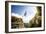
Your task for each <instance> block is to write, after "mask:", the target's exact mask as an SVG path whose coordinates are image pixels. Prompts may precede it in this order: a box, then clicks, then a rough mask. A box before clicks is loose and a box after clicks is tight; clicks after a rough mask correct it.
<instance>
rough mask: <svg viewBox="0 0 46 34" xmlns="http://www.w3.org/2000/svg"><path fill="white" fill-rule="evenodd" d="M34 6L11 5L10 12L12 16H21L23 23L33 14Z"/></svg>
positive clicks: (34, 11)
mask: <svg viewBox="0 0 46 34" xmlns="http://www.w3.org/2000/svg"><path fill="white" fill-rule="evenodd" d="M36 11H37V10H36V7H34V6H24V5H11V13H12V15H14V16H18V17H22V16H23V17H22V19H23V21H24V23H28V22H29V20H31V19H32V18H33V17H34V16H35V14H36Z"/></svg>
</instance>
